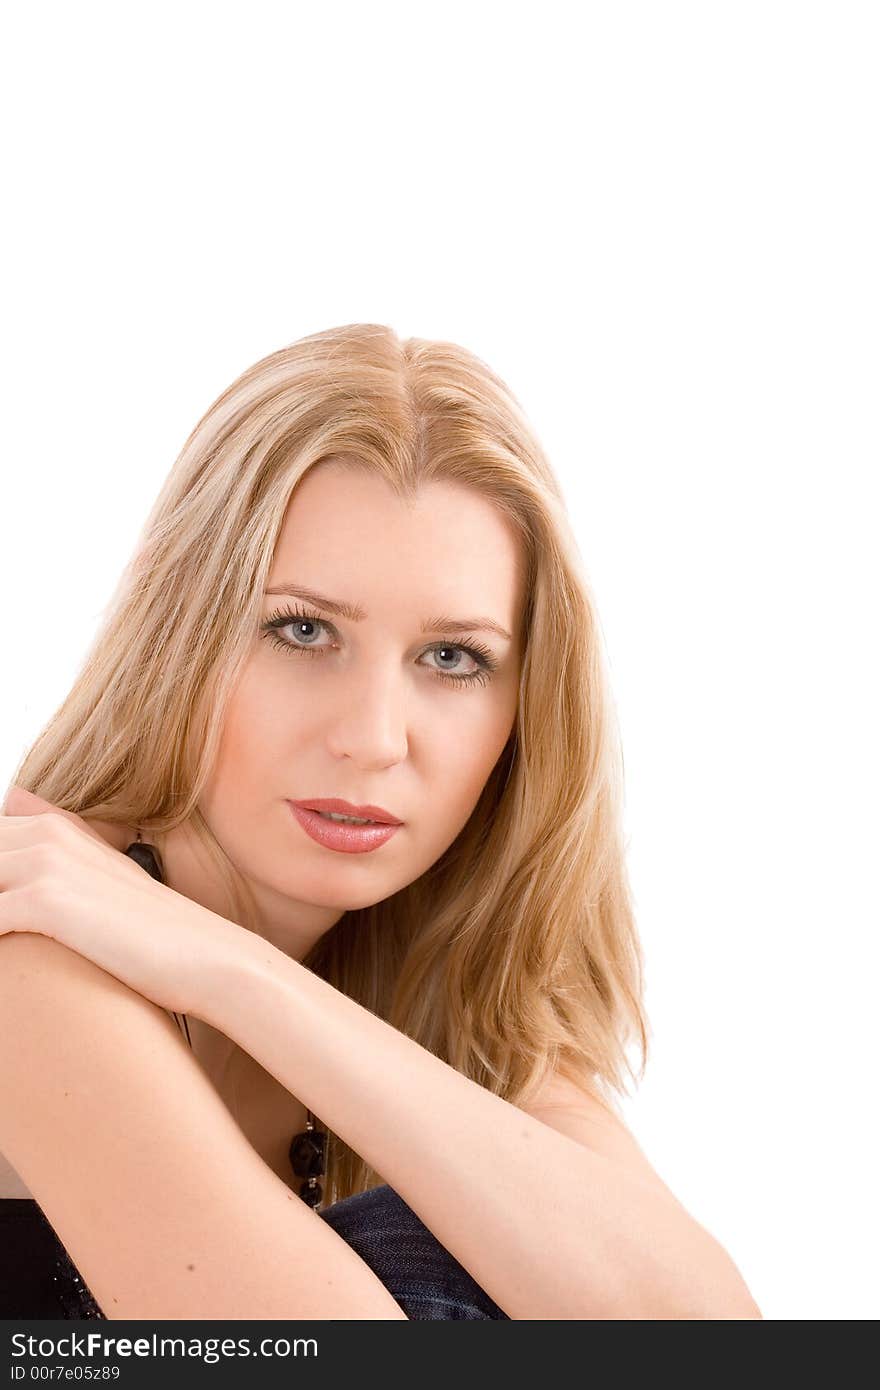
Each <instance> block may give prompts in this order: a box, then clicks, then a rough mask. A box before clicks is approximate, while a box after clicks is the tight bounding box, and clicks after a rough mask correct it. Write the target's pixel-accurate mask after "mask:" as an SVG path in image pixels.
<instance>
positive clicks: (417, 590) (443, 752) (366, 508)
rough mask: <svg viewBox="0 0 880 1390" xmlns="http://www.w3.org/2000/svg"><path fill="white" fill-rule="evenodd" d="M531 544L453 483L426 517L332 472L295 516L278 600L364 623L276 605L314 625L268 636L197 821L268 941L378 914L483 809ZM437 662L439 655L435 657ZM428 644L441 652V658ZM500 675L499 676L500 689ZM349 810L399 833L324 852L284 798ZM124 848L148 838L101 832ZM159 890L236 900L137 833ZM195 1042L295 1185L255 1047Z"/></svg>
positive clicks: (180, 849) (171, 844) (210, 876)
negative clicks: (361, 849)
mask: <svg viewBox="0 0 880 1390" xmlns="http://www.w3.org/2000/svg"><path fill="white" fill-rule="evenodd" d="M521 561H522V556H521V552H520V545H519V539H518V537H517V536H516V535H515V533H514V531H513V529H512V527H511V526H510V524H509V522H508V521H507V520H506V518H505V517H504V516H503V515H502V514H501V513H500V512H499V511H498V509H497V508H496V507H495V506H494V505H493V504H492V503H491V502H489V501H488V500H487V499H485V498H483V497H481V496H479V495H477V494H475V493H474V492H472V491H470V490H469V489H466V488H464V487H461V486H459V485H456V484H448V483H442V484H441V483H437V484H431V485H430V486H427V487H425V488H424V489H423V490H422V492H421V494H420V495H419V497H418V500H417V502H416V504H415V506H408V505H406V504H404V503H403V502H401V501H400V500H399V499H398V498H397V497H396V495H395V494H394V493H393V492H392V491H391V489H390V488H389V487H388V486H387V484H385V483H384V482H383V481H382V480H381V479H377V478H375V477H372V476H369V475H366V474H364V473H362V472H359V471H358V470H356V469H352V468H350V467H347V466H346V465H345V463H344V462H343V461H341V460H328V461H326V462H324V463H322V464H321V465H320V466H319V467H317V468H315V469H313V470H312V471H311V472H310V473H309V474H308V475H307V476H306V478H305V479H304V480H303V481H302V483H301V484H300V485H299V487H298V488H297V490H296V492H295V493H294V495H293V496H292V498H291V500H290V503H289V504H288V507H287V510H286V513H285V516H284V520H283V523H282V527H281V531H280V534H279V538H278V542H277V545H276V548H275V552H274V556H273V561H272V566H271V570H270V574H269V579H268V583H267V588H272V587H274V586H277V585H279V584H283V583H288V582H289V583H295V584H296V585H298V586H305V587H308V588H310V589H312V590H314V591H316V592H318V593H321V594H324V595H326V596H328V597H331V598H335V599H344V600H348V601H349V602H351V603H353V604H358V605H360V606H361V607H362V608H363V609H364V610H365V613H366V615H367V616H366V617H365V618H364V619H363V620H361V621H359V622H355V621H352V620H350V619H347V618H344V617H340V616H337V615H331V614H329V613H326V612H325V611H324V610H319V609H318V608H315V607H314V606H313V605H311V604H304V603H303V602H302V601H300V600H296V599H292V598H288V597H284V596H278V595H274V596H273V595H264V596H263V603H262V620H263V621H265V620H266V619H268V618H270V617H271V616H272V615H273V614H274V613H276V612H279V611H285V610H286V609H289V608H290V609H300V610H301V611H313V612H315V613H320V616H321V618H322V619H324V623H323V625H322V623H319V622H313V623H312V625H311V626H310V627H309V628H306V629H305V631H304V632H303V631H302V630H301V628H300V627H298V626H296V625H295V624H291V625H288V626H287V627H285V628H284V629H283V630H282V631H280V632H276V634H275V635H276V638H277V642H278V643H279V644H280V643H283V642H284V641H285V640H286V641H287V642H288V643H290V644H291V646H294V645H295V644H296V643H299V645H300V646H301V647H310V648H312V649H314V648H315V647H317V648H320V649H321V654H320V655H314V656H312V655H307V654H306V655H304V654H302V652H297V651H295V650H290V651H288V650H286V649H284V648H283V647H281V646H280V645H277V646H276V645H275V643H274V642H273V640H272V638H271V637H270V636H264V635H259V634H258V635H256V636H255V638H254V643H253V650H252V653H251V655H250V657H249V659H248V661H247V663H246V666H245V669H244V671H243V674H242V676H241V678H240V680H239V682H238V684H237V687H236V688H235V690H234V693H233V696H232V699H231V701H230V703H229V705H228V707H227V710H226V712H225V717H224V723H223V729H222V736H221V742H220V747H219V751H218V756H217V759H216V762H215V765H214V768H213V769H212V774H211V778H210V781H209V783H208V785H207V787H206V790H205V793H204V795H203V797H202V799H201V801H200V803H199V809H200V811H201V813H202V815H203V816H204V818H205V820H206V821H207V824H208V825H209V827H210V829H211V831H212V833H213V834H214V836H215V837H216V839H217V840H218V842H219V843H220V844H221V845H222V847H223V849H224V851H225V852H226V854H227V855H228V857H229V859H230V860H231V861H232V863H233V864H234V865H235V866H236V868H237V869H238V870H239V872H240V873H241V874H242V875H243V877H244V878H245V880H246V881H247V883H248V884H249V885H250V888H251V890H252V891H253V893H254V895H255V900H256V902H257V904H258V907H259V927H258V930H259V932H260V934H261V935H263V936H264V937H265V938H266V939H267V940H268V941H270V942H271V943H272V944H273V945H274V946H276V947H277V948H279V949H280V950H282V951H284V952H285V954H287V955H290V956H291V957H293V958H294V959H296V960H302V959H303V957H304V956H305V955H306V953H307V952H308V950H309V949H310V948H311V946H312V945H313V944H314V943H315V941H317V940H318V939H319V938H320V937H321V936H322V935H323V933H324V932H326V931H328V930H329V929H330V928H331V927H332V926H333V925H334V924H335V923H336V922H337V921H338V920H339V918H340V917H341V916H342V914H343V913H344V912H345V911H347V910H349V909H354V908H358V907H363V906H366V905H368V904H371V903H376V902H379V901H381V900H382V899H384V898H387V897H389V896H390V895H391V894H393V893H395V892H397V890H398V889H400V888H402V887H404V886H405V885H406V884H408V883H411V882H413V881H414V880H415V879H416V878H418V877H419V876H420V875H421V874H422V873H424V872H425V870H427V869H428V868H429V867H430V866H431V865H432V864H433V863H435V862H436V860H437V859H438V858H439V857H440V855H441V854H442V853H443V852H444V850H445V849H446V848H447V847H448V846H449V845H450V844H451V843H452V841H453V840H454V839H455V838H456V836H457V835H458V834H459V832H460V831H461V830H462V828H463V827H464V825H465V824H466V822H467V820H468V818H469V817H470V815H471V813H472V811H473V810H474V807H475V806H476V804H477V801H478V800H479V797H480V794H481V792H482V789H483V787H484V786H485V783H486V780H487V778H488V777H489V775H490V773H491V771H492V769H493V767H494V766H495V763H496V762H497V760H498V758H499V757H500V755H501V753H502V751H503V749H504V746H505V744H506V742H507V740H508V738H509V736H510V734H511V731H512V729H513V726H514V721H515V718H516V708H517V696H518V684H519V675H520V668H521V661H522V645H521V644H522V633H521V619H522V611H523V603H524V593H523V583H522V563H521ZM441 614H443V615H446V616H448V617H452V618H465V617H467V618H470V617H475V616H482V617H489V618H492V619H494V620H495V621H496V622H498V623H499V624H500V625H501V626H502V627H503V628H505V629H506V630H507V631H508V632H509V633H510V634H511V635H512V640H510V641H508V640H506V639H505V638H503V637H501V636H498V635H497V634H495V633H492V632H485V631H474V632H469V633H467V634H462V633H455V634H452V635H450V634H448V633H444V631H443V630H442V629H438V630H434V631H430V632H425V633H423V632H422V631H421V625H422V622H423V621H424V620H426V619H428V618H433V617H436V616H438V615H441ZM472 641H476V642H477V643H479V644H481V645H482V646H484V647H486V648H488V649H489V651H490V652H491V654H492V656H493V658H494V659H495V660H496V662H497V670H496V671H495V672H494V673H492V674H491V676H490V677H489V679H488V680H487V681H486V683H485V684H482V683H477V682H475V683H473V684H469V683H464V682H463V683H462V684H461V685H453V684H452V683H451V682H447V681H444V680H442V679H440V677H439V675H438V674H437V673H438V672H445V673H449V674H458V673H462V674H470V673H472V672H474V671H475V670H477V669H478V665H477V662H476V661H475V659H474V658H473V657H472V656H470V655H468V654H467V653H466V652H465V651H463V650H462V645H463V644H468V643H470V642H472ZM441 647H442V648H443V655H442V656H439V655H438V650H437V649H438V648H441ZM432 648H433V651H432ZM488 674H489V673H487V675H488ZM330 796H338V797H342V798H344V799H345V800H348V801H351V802H353V803H355V804H362V803H367V802H369V803H372V804H374V805H377V806H382V807H384V808H385V809H386V810H388V811H390V812H392V814H394V815H395V816H397V817H399V818H400V819H401V820H402V821H403V822H404V825H403V826H401V828H400V829H399V830H398V831H397V833H396V834H395V835H394V836H392V838H391V840H389V841H388V843H387V844H385V845H383V846H382V847H381V848H379V849H377V850H375V851H373V852H372V853H370V854H341V853H337V852H335V851H333V850H328V849H325V848H324V847H322V846H320V845H318V844H316V843H315V842H314V841H313V840H312V839H311V838H310V837H309V836H308V835H307V834H306V833H305V831H304V830H303V829H302V827H301V826H300V825H299V824H298V822H297V821H296V820H295V818H294V817H293V816H292V814H291V812H290V809H289V807H288V806H287V805H286V800H287V799H290V800H302V799H305V798H310V797H330ZM90 825H91V826H92V827H93V828H94V829H95V830H96V831H97V832H98V833H99V834H101V835H102V836H103V837H104V838H105V839H106V840H107V841H108V843H110V844H112V845H113V846H114V847H115V848H117V849H119V850H120V851H121V850H124V849H125V848H126V847H127V846H128V845H129V844H130V843H131V842H132V840H134V839H135V837H136V827H134V826H127V825H122V824H118V823H110V822H96V821H90ZM144 838H145V839H148V840H150V841H151V842H152V843H154V844H155V845H156V846H157V848H158V849H159V851H160V853H161V855H162V860H163V865H164V869H165V878H166V882H167V883H168V884H169V885H170V886H171V887H172V888H174V889H175V890H176V891H177V892H179V893H182V894H185V895H186V896H187V897H189V898H191V899H192V900H194V901H196V902H199V903H201V904H202V905H203V906H205V907H207V908H209V909H210V910H211V911H214V912H217V913H219V914H220V915H221V916H226V917H231V916H232V905H231V904H230V903H229V902H228V901H227V899H226V897H225V894H224V890H223V888H222V886H221V884H220V883H218V882H217V880H216V877H215V875H214V871H213V868H212V866H211V865H210V863H206V862H205V861H204V858H203V856H202V852H201V847H200V846H199V844H198V842H197V841H196V840H195V837H194V836H193V835H192V833H191V831H190V830H189V828H188V826H187V825H185V824H184V825H182V826H178V827H176V828H175V829H174V830H172V831H170V832H169V833H167V834H165V835H158V834H156V835H152V834H151V835H148V836H145V837H144ZM189 1022H190V1032H191V1036H192V1042H193V1048H194V1051H195V1054H196V1056H197V1057H198V1059H199V1062H200V1063H201V1065H202V1067H203V1069H204V1070H205V1071H206V1073H207V1074H208V1076H209V1077H210V1078H211V1080H212V1081H213V1083H214V1085H215V1086H216V1088H217V1090H218V1092H219V1093H220V1094H221V1096H222V1097H223V1099H224V1101H225V1102H226V1104H227V1105H228V1107H229V1109H230V1111H231V1112H232V1114H233V1115H234V1116H235V1117H236V1119H237V1120H238V1121H239V1123H240V1124H241V1126H242V1128H243V1129H244V1130H245V1132H246V1133H247V1134H248V1137H249V1138H250V1140H251V1142H252V1144H253V1145H254V1147H255V1148H256V1149H257V1151H258V1152H259V1153H260V1154H261V1155H262V1156H263V1158H264V1159H265V1160H266V1161H267V1162H268V1163H269V1164H270V1166H271V1167H272V1168H273V1169H274V1171H276V1172H277V1173H278V1175H279V1176H281V1177H282V1178H283V1179H284V1180H285V1181H288V1180H289V1179H290V1165H289V1162H288V1159H287V1144H288V1143H289V1139H290V1135H291V1133H293V1132H294V1131H295V1130H297V1129H301V1128H302V1127H303V1126H304V1123H305V1107H304V1106H303V1105H301V1103H300V1102H299V1101H298V1100H297V1099H296V1098H295V1097H293V1096H291V1095H289V1093H288V1092H286V1091H285V1090H284V1089H283V1088H282V1087H281V1086H280V1085H279V1083H278V1082H277V1081H276V1080H275V1078H274V1077H272V1076H270V1075H268V1074H267V1073H266V1072H265V1071H264V1070H263V1069H262V1068H261V1067H260V1066H259V1065H258V1064H257V1063H256V1062H255V1061H254V1060H253V1058H251V1057H250V1056H248V1054H247V1053H245V1052H243V1051H242V1050H241V1049H240V1048H239V1047H238V1046H237V1045H236V1044H235V1043H233V1042H232V1041H231V1040H230V1039H228V1038H227V1037H225V1036H224V1035H223V1034H222V1033H220V1032H218V1031H216V1030H215V1029H213V1028H211V1027H210V1025H208V1024H207V1023H205V1022H203V1021H202V1020H201V1019H196V1018H193V1019H191V1020H190V1021H189Z"/></svg>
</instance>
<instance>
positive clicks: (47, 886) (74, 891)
mask: <svg viewBox="0 0 880 1390" xmlns="http://www.w3.org/2000/svg"><path fill="white" fill-rule="evenodd" d="M10 932H36V933H39V934H40V935H42V936H49V937H54V939H55V940H56V941H60V942H61V943H62V945H64V946H68V947H69V948H70V949H71V950H72V951H76V952H78V954H79V955H81V956H85V957H86V958H87V959H88V960H91V961H94V963H95V965H98V966H100V967H101V969H102V970H106V971H108V972H109V974H111V975H115V976H116V978H117V979H118V980H122V982H123V983H124V984H126V985H128V986H129V987H130V988H131V989H133V990H136V991H137V993H138V994H142V995H144V997H145V998H147V999H152V1000H153V1002H154V1003H156V1004H158V1005H160V1007H161V1008H163V1009H171V1010H173V1011H174V1012H176V1013H191V1014H194V1015H195V1016H197V1017H199V1016H201V1015H200V1007H201V1006H200V1000H201V997H202V995H203V993H204V988H205V984H206V981H207V980H208V979H209V978H210V969H209V967H210V965H211V962H212V960H214V959H217V958H219V957H220V955H221V954H223V953H225V952H226V951H227V950H228V949H229V947H230V945H231V944H233V939H234V938H235V936H236V935H238V936H250V935H252V933H249V932H246V931H245V929H244V928H243V927H241V926H239V925H238V924H237V923H235V922H230V921H227V919H226V918H225V917H220V916H219V915H218V914H217V913H215V912H211V911H210V910H209V909H208V908H205V907H202V905H201V904H200V903H197V902H194V901H193V900H192V899H191V898H187V897H185V896H184V895H183V894H181V893H176V892H175V891H174V889H172V888H169V887H168V885H167V884H164V883H160V882H159V881H158V880H157V879H154V878H153V877H152V876H151V875H150V874H148V873H147V872H146V871H145V870H144V869H142V868H141V866H140V865H139V864H136V863H135V861H134V860H133V859H129V857H128V855H126V854H121V853H120V852H119V851H118V850H115V849H113V848H112V846H110V845H108V844H107V843H106V841H105V840H103V839H102V838H101V836H100V835H98V833H97V832H96V831H95V830H93V829H92V828H91V827H90V826H89V825H88V823H87V822H86V821H84V820H83V819H82V817H81V816H78V815H76V814H75V813H74V812H73V811H62V810H61V809H60V808H59V807H57V806H53V805H52V803H51V802H49V801H44V800H43V799H42V797H39V796H35V795H34V794H33V793H32V792H29V791H25V789H24V788H23V787H16V786H13V787H11V788H10V790H9V791H8V792H7V795H6V801H5V803H4V806H3V813H2V814H0V937H2V936H4V935H6V934H8V933H10ZM0 963H2V957H0ZM0 968H2V964H0Z"/></svg>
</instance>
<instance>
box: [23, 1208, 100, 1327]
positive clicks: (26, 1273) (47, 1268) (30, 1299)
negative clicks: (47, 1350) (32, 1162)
mask: <svg viewBox="0 0 880 1390" xmlns="http://www.w3.org/2000/svg"><path fill="white" fill-rule="evenodd" d="M103 1317H104V1314H103V1313H102V1311H101V1309H100V1307H99V1306H98V1304H97V1302H96V1301H95V1299H94V1297H93V1295H92V1292H91V1290H90V1289H89V1288H88V1286H87V1284H86V1283H85V1281H84V1280H83V1278H82V1276H81V1275H80V1273H79V1270H78V1269H77V1268H76V1266H75V1265H74V1263H73V1261H72V1260H71V1258H70V1256H69V1255H68V1253H67V1251H66V1250H65V1248H64V1246H63V1245H62V1244H61V1241H60V1240H59V1239H58V1236H57V1235H56V1234H55V1231H54V1230H53V1228H52V1227H51V1226H50V1225H49V1222H48V1221H47V1220H46V1216H45V1214H44V1212H43V1209H42V1207H41V1206H40V1205H39V1203H38V1202H36V1201H35V1200H34V1199H33V1197H3V1198H0V1318H22V1319H27V1320H30V1319H31V1318H85V1319H96V1318H103Z"/></svg>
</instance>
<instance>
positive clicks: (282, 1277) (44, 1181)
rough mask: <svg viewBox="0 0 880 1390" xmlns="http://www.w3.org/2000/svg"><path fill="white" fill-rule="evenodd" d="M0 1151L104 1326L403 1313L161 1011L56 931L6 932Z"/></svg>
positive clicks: (1, 969)
mask: <svg viewBox="0 0 880 1390" xmlns="http://www.w3.org/2000/svg"><path fill="white" fill-rule="evenodd" d="M0 1152H2V1153H5V1154H6V1155H7V1156H8V1158H9V1159H10V1161H11V1162H12V1164H13V1165H14V1167H15V1169H16V1171H17V1172H19V1173H20V1174H21V1176H22V1178H23V1179H24V1181H25V1183H26V1184H27V1186H28V1188H29V1190H30V1191H31V1192H32V1193H33V1195H34V1196H35V1197H36V1199H37V1201H38V1202H39V1204H40V1206H41V1207H42V1209H43V1211H44V1212H45V1213H46V1216H47V1217H48V1219H49V1221H50V1222H51V1224H52V1226H53V1227H54V1228H55V1230H56V1231H57V1233H58V1235H59V1237H60V1239H61V1240H62V1242H63V1243H64V1245H65V1246H66V1247H67V1249H68V1251H69V1252H70V1255H71V1258H72V1259H73V1260H74V1263H75V1264H76V1265H77V1267H78V1268H79V1270H80V1272H81V1274H82V1275H83V1278H84V1279H85V1281H86V1283H87V1284H88V1285H89V1287H90V1288H91V1290H92V1292H93V1293H94V1295H95V1297H96V1298H97V1300H98V1302H99V1304H100V1305H101V1309H102V1311H103V1312H104V1313H105V1315H106V1316H107V1317H108V1318H111V1319H114V1318H151V1319H162V1318H175V1319H176V1318H195V1319H199V1318H210V1319H214V1318H224V1319H225V1318H230V1319H250V1318H258V1319H266V1318H271V1319H275V1318H279V1319H288V1318H358V1319H379V1318H382V1319H384V1318H398V1319H400V1318H404V1314H403V1312H402V1310H401V1308H400V1306H399V1305H398V1304H397V1303H396V1302H395V1301H394V1299H393V1298H392V1296H391V1294H390V1293H389V1292H388V1290H387V1289H386V1288H385V1287H384V1285H383V1284H382V1283H381V1282H380V1280H379V1279H377V1278H376V1276H375V1275H374V1274H373V1272H372V1270H370V1269H369V1267H368V1266H367V1265H366V1264H364V1262H363V1261H362V1260H361V1259H360V1258H359V1257H358V1256H357V1255H356V1254H355V1252H354V1251H353V1250H352V1249H351V1247H350V1246H348V1245H347V1244H346V1243H345V1241H344V1240H342V1239H341V1238H340V1237H339V1236H338V1235H337V1234H336V1232H335V1231H333V1230H332V1229H331V1228H330V1227H329V1226H328V1225H327V1224H326V1222H324V1221H322V1220H321V1218H320V1217H319V1216H317V1215H316V1213H315V1212H313V1211H311V1210H310V1209H309V1208H308V1207H307V1206H306V1205H305V1203H304V1202H302V1201H301V1200H300V1199H299V1198H298V1197H297V1196H296V1195H295V1194H294V1193H292V1192H291V1191H290V1190H289V1188H287V1187H286V1186H285V1184H284V1183H283V1182H282V1181H281V1180H280V1178H278V1177H276V1175H275V1174H274V1173H273V1172H272V1171H271V1170H270V1169H269V1167H268V1166H267V1165H266V1164H265V1163H263V1161H262V1159H261V1158H260V1157H259V1156H258V1155H257V1154H256V1153H255V1152H254V1150H253V1149H252V1148H251V1146H250V1144H248V1142H247V1140H246V1139H245V1137H244V1135H243V1134H242V1132H241V1130H240V1129H239V1128H238V1126H237V1125H236V1124H235V1122H234V1121H233V1119H232V1117H231V1116H230V1115H229V1112H228V1111H227V1110H226V1107H225V1106H224V1105H223V1103H222V1101H221V1100H220V1099H219V1097H218V1096H217V1094H216V1092H215V1091H214V1089H213V1088H212V1087H211V1085H210V1082H209V1081H208V1080H207V1078H206V1077H205V1075H204V1073H203V1072H202V1070H201V1068H200V1067H199V1065H198V1063H197V1062H196V1060H195V1058H194V1057H193V1055H192V1053H191V1052H190V1051H189V1049H188V1047H187V1046H186V1043H185V1042H184V1041H183V1039H182V1038H181V1037H180V1035H179V1034H178V1032H177V1029H176V1028H175V1026H174V1024H173V1023H172V1021H171V1019H170V1018H168V1016H167V1015H166V1014H165V1013H164V1012H163V1010H162V1009H161V1008H159V1007H158V1006H157V1005H156V1004H154V1003H152V1002H151V1001H150V1000H147V999H145V998H143V997H142V996H141V995H140V994H137V993H136V992H135V991H134V990H132V989H130V988H129V987H128V986H127V985H125V984H123V983H121V982H120V981H119V980H117V979H115V978H114V977H113V976H111V975H108V974H106V973H105V972H104V971H103V970H101V969H99V968H98V967H97V966H96V965H94V964H93V963H92V962H91V961H89V960H86V959H85V958H84V957H83V956H80V955H78V954H77V953H76V952H75V951H71V950H69V949H68V948H67V947H66V946H63V945H61V944H60V943H59V942H57V941H54V940H52V939H51V938H49V937H46V936H41V935H30V934H25V933H11V934H9V935H6V936H2V937H0Z"/></svg>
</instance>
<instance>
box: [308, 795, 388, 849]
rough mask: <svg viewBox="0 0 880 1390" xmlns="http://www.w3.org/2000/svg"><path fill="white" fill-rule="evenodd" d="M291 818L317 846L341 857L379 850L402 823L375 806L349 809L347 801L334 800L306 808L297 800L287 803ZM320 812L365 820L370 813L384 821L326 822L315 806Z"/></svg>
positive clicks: (320, 802) (323, 801)
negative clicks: (334, 851)
mask: <svg viewBox="0 0 880 1390" xmlns="http://www.w3.org/2000/svg"><path fill="white" fill-rule="evenodd" d="M287 804H288V806H289V807H290V809H291V811H292V813H293V815H294V816H295V818H296V819H297V820H298V821H299V823H300V825H301V826H302V828H303V830H304V831H305V832H306V834H307V835H309V836H310V837H311V839H313V840H314V841H315V842H316V843H317V844H319V845H323V846H324V848H325V849H335V850H338V851H339V852H341V853H342V854H368V853H369V852H370V850H373V849H378V848H379V846H380V845H384V844H385V843H386V841H388V840H390V839H391V837H392V835H394V834H395V833H396V832H397V831H398V830H399V829H400V827H401V824H402V822H401V821H398V820H396V819H394V818H392V817H390V816H389V813H388V812H387V811H383V810H382V809H381V807H378V806H358V807H355V806H352V805H351V804H350V803H349V802H346V801H339V800H337V799H335V798H333V799H323V800H316V801H314V802H310V803H309V804H308V805H305V804H304V803H303V802H299V801H288V803H287ZM316 806H318V807H320V808H321V810H326V811H335V812H337V813H338V814H339V815H346V816H361V817H367V816H370V815H371V813H375V814H376V816H379V815H381V816H384V817H386V818H387V820H386V821H383V822H379V821H378V820H375V821H372V822H371V824H369V825H346V824H345V823H344V822H342V821H333V820H328V819H327V817H326V816H322V815H321V814H320V812H319V811H316V810H315V809H314V807H316Z"/></svg>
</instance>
